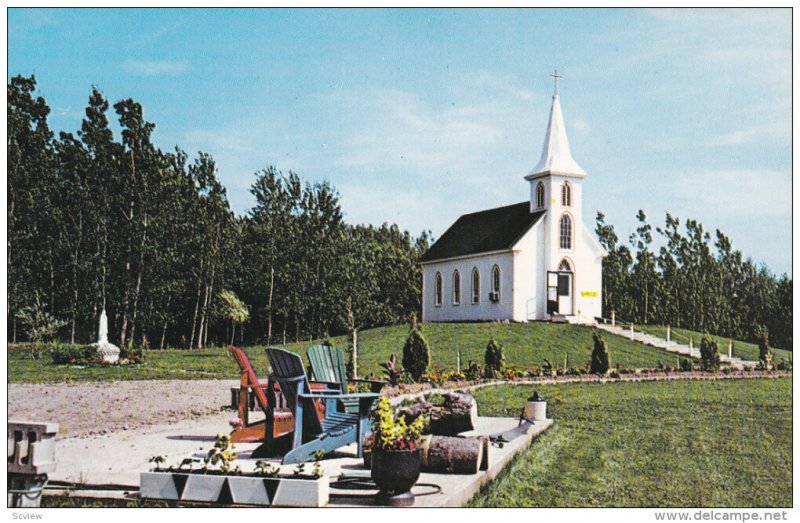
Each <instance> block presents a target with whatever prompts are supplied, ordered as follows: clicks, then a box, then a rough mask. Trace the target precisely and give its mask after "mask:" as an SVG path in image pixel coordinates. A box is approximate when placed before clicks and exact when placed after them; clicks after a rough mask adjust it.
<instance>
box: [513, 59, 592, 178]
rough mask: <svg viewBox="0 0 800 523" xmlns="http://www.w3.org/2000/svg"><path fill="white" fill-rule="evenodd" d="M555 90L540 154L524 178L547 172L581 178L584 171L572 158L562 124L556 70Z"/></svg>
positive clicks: (546, 173) (584, 174)
mask: <svg viewBox="0 0 800 523" xmlns="http://www.w3.org/2000/svg"><path fill="white" fill-rule="evenodd" d="M555 78H556V91H555V93H554V94H553V105H552V106H551V107H550V120H549V121H548V122H547V133H546V134H545V137H544V146H543V147H542V156H541V158H540V159H539V163H537V164H536V167H534V168H533V170H532V171H531V172H530V173H529V174H528V176H526V177H525V179H526V180H530V179H531V178H534V177H536V178H538V177H540V176H544V175H548V174H557V175H561V176H569V177H577V178H583V177H584V176H586V171H584V170H583V168H582V167H581V166H580V165H578V163H577V162H576V161H575V160H573V159H572V153H571V152H570V150H569V140H568V139H567V129H566V127H565V126H564V115H563V114H562V113H561V101H560V100H559V97H558V79H559V78H561V77H560V76H558V71H556V74H555Z"/></svg>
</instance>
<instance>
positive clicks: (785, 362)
mask: <svg viewBox="0 0 800 523" xmlns="http://www.w3.org/2000/svg"><path fill="white" fill-rule="evenodd" d="M778 370H792V358H789V359H786V358H781V361H780V363H778Z"/></svg>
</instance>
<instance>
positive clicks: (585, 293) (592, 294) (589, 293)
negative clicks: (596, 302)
mask: <svg viewBox="0 0 800 523" xmlns="http://www.w3.org/2000/svg"><path fill="white" fill-rule="evenodd" d="M581 296H584V297H587V296H588V297H592V298H597V291H583V292H581Z"/></svg>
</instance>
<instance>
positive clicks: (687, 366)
mask: <svg viewBox="0 0 800 523" xmlns="http://www.w3.org/2000/svg"><path fill="white" fill-rule="evenodd" d="M680 365H681V372H692V371H693V370H694V362H693V361H692V360H691V359H689V358H681V363H680Z"/></svg>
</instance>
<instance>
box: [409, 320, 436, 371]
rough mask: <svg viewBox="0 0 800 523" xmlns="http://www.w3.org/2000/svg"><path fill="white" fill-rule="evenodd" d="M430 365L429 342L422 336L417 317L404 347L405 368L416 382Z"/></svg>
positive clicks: (412, 323)
mask: <svg viewBox="0 0 800 523" xmlns="http://www.w3.org/2000/svg"><path fill="white" fill-rule="evenodd" d="M430 364H431V352H430V349H429V348H428V341H427V340H426V339H425V336H423V335H422V331H420V329H419V326H418V325H417V320H416V317H415V318H414V319H413V320H412V322H411V332H410V333H409V335H408V338H406V344H405V346H404V347H403V367H405V369H406V370H407V371H408V373H409V374H410V375H411V377H412V378H414V381H419V380H420V379H422V375H423V374H425V372H427V370H428V365H430Z"/></svg>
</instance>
